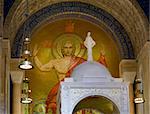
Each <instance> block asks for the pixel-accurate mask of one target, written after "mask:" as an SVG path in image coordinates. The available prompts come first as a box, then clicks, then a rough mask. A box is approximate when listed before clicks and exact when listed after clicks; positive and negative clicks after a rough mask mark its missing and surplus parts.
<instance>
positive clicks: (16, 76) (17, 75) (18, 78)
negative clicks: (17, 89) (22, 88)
mask: <svg viewBox="0 0 150 114" xmlns="http://www.w3.org/2000/svg"><path fill="white" fill-rule="evenodd" d="M10 74H11V79H12V81H13V83H22V80H23V77H24V72H23V71H11V72H10Z"/></svg>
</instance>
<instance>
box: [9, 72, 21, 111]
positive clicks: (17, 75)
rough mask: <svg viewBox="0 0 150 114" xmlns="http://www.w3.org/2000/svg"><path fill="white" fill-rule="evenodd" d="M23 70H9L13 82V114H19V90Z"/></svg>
mask: <svg viewBox="0 0 150 114" xmlns="http://www.w3.org/2000/svg"><path fill="white" fill-rule="evenodd" d="M23 75H24V72H22V71H11V79H12V82H13V105H12V106H13V114H21V103H20V100H21V90H22V80H23Z"/></svg>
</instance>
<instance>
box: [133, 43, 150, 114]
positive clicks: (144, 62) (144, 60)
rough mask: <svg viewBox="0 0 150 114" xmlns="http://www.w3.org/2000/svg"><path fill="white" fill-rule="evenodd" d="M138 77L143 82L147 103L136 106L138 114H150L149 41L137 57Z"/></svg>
mask: <svg viewBox="0 0 150 114" xmlns="http://www.w3.org/2000/svg"><path fill="white" fill-rule="evenodd" d="M137 60H138V73H137V76H138V77H141V78H142V81H143V95H144V99H145V102H144V103H143V104H137V105H136V107H137V108H136V111H137V114H150V41H147V42H146V43H145V45H144V46H143V48H142V49H141V51H140V53H139V54H138V57H137Z"/></svg>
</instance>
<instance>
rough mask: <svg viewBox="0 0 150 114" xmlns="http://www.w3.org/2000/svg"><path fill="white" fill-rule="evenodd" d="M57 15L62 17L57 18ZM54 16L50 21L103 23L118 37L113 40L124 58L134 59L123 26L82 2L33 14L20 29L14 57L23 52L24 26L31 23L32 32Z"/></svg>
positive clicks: (49, 7) (100, 10)
mask: <svg viewBox="0 0 150 114" xmlns="http://www.w3.org/2000/svg"><path fill="white" fill-rule="evenodd" d="M64 12H67V14H65V15H64V14H63V13H64ZM76 12H78V14H76ZM56 14H60V15H58V16H56V17H55V15H56ZM88 15H90V16H88ZM53 16H54V17H55V18H52V19H49V20H50V21H54V20H55V19H62V18H68V17H72V18H82V19H85V20H88V21H90V22H93V23H95V24H98V25H100V22H103V23H104V24H105V25H106V26H107V28H108V29H110V30H111V31H112V33H113V34H114V36H116V37H114V39H113V40H115V41H116V44H117V45H118V47H119V49H120V53H121V56H122V58H134V51H133V47H132V44H131V41H130V38H129V37H128V34H127V33H126V31H125V30H124V28H123V27H122V26H121V24H120V23H119V22H118V21H117V20H116V19H115V18H114V17H113V16H111V15H110V14H109V13H107V12H105V11H104V10H102V9H100V8H98V7H95V6H93V5H90V4H86V3H82V2H62V3H57V4H52V5H50V6H48V7H45V8H43V9H41V10H39V11H38V12H36V13H35V14H33V15H32V16H31V17H30V18H29V19H28V20H27V21H26V22H25V23H24V24H23V25H22V27H21V28H20V29H19V31H18V33H17V35H16V38H15V40H14V43H13V44H14V45H13V47H12V54H11V55H12V57H15V58H16V57H19V56H20V50H22V45H23V40H24V39H23V37H22V35H23V31H24V26H26V24H27V23H29V31H32V30H33V29H34V28H35V27H36V26H37V25H39V24H40V23H41V22H43V21H45V20H46V19H48V18H50V17H53ZM92 17H93V18H92ZM24 34H26V33H24Z"/></svg>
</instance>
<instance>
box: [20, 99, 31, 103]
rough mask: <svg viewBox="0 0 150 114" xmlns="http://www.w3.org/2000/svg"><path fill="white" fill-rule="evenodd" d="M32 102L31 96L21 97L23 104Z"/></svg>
mask: <svg viewBox="0 0 150 114" xmlns="http://www.w3.org/2000/svg"><path fill="white" fill-rule="evenodd" d="M31 102H32V99H31V98H21V103H22V104H30V103H31Z"/></svg>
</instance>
